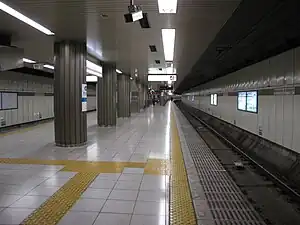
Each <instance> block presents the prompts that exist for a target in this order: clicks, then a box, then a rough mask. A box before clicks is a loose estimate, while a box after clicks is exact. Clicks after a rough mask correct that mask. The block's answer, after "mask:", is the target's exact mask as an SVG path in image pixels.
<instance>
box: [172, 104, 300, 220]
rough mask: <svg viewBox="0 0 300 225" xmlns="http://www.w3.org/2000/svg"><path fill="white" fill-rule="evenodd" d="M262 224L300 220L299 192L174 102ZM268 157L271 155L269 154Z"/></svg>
mask: <svg viewBox="0 0 300 225" xmlns="http://www.w3.org/2000/svg"><path fill="white" fill-rule="evenodd" d="M176 104H177V106H178V108H179V109H180V110H181V112H182V113H183V114H184V115H185V117H186V118H187V119H188V121H189V122H190V124H191V125H192V126H193V127H194V129H195V130H196V131H197V133H198V134H199V135H200V137H201V138H202V139H203V140H204V141H205V142H206V144H207V145H208V146H209V148H210V150H211V151H212V152H213V153H214V155H215V156H216V157H217V158H218V160H219V161H220V162H221V164H222V165H223V167H224V168H225V169H226V170H227V171H228V173H229V174H230V176H231V177H232V179H233V180H234V181H235V183H236V184H237V186H238V187H239V188H240V189H241V191H242V192H243V193H244V195H245V196H246V197H247V199H248V200H249V201H250V202H251V203H252V205H253V206H254V208H255V209H256V211H257V212H258V213H259V214H260V216H261V217H262V218H263V219H264V221H265V223H266V224H272V225H298V224H300V204H299V199H300V196H299V193H298V192H297V191H296V190H294V189H293V188H291V187H290V186H289V185H288V184H286V183H285V182H284V181H282V180H281V179H280V178H278V177H277V176H276V175H275V174H273V173H272V172H270V171H268V170H267V169H266V168H265V167H264V166H263V165H261V164H260V163H258V162H257V161H256V160H254V159H253V158H251V157H250V156H248V155H247V154H246V153H245V152H243V151H242V150H241V149H239V148H238V147H237V146H235V145H234V144H233V143H231V142H230V141H229V140H227V139H226V138H225V137H223V136H222V135H221V134H219V133H218V132H217V131H216V130H214V129H213V128H212V127H210V126H209V125H208V124H206V123H205V122H204V121H202V120H201V118H198V117H197V116H196V115H194V114H193V113H192V112H190V111H189V110H188V108H186V107H184V105H182V104H180V102H179V101H178V102H176ZM270 157H271V156H270Z"/></svg>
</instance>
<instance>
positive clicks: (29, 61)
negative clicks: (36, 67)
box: [23, 58, 36, 63]
mask: <svg viewBox="0 0 300 225" xmlns="http://www.w3.org/2000/svg"><path fill="white" fill-rule="evenodd" d="M23 62H26V63H36V61H33V60H31V59H26V58H23Z"/></svg>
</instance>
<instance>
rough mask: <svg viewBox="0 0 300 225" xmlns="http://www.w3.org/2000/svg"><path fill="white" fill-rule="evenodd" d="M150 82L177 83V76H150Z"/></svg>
mask: <svg viewBox="0 0 300 225" xmlns="http://www.w3.org/2000/svg"><path fill="white" fill-rule="evenodd" d="M148 81H177V75H148Z"/></svg>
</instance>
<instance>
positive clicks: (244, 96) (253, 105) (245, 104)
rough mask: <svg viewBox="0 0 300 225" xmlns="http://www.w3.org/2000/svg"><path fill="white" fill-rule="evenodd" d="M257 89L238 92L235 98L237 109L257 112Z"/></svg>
mask: <svg viewBox="0 0 300 225" xmlns="http://www.w3.org/2000/svg"><path fill="white" fill-rule="evenodd" d="M257 99H258V98H257V91H247V92H239V93H238V98H237V106H238V110H242V111H247V112H253V113H257Z"/></svg>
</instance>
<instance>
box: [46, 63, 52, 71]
mask: <svg viewBox="0 0 300 225" xmlns="http://www.w3.org/2000/svg"><path fill="white" fill-rule="evenodd" d="M44 67H45V68H48V69H50V70H54V66H52V65H49V64H45V65H44Z"/></svg>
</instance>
